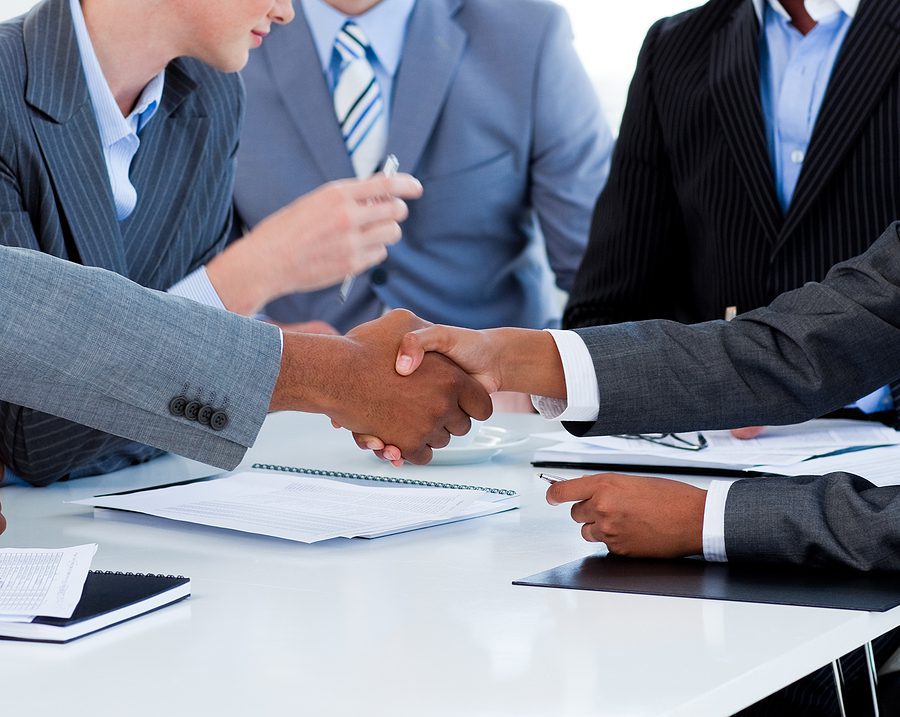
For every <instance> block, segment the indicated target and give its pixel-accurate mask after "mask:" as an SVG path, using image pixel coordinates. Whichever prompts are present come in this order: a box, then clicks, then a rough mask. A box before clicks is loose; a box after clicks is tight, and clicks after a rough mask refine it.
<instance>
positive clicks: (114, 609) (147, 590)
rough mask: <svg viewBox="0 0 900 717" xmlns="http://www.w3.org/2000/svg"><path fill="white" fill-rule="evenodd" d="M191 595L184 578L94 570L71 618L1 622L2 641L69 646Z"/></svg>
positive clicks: (42, 618)
mask: <svg viewBox="0 0 900 717" xmlns="http://www.w3.org/2000/svg"><path fill="white" fill-rule="evenodd" d="M190 594H191V581H190V580H189V579H188V578H185V577H182V576H180V575H178V576H176V575H153V574H147V573H117V572H108V571H100V570H91V571H90V572H89V573H88V576H87V580H86V581H85V583H84V590H83V591H82V593H81V600H79V602H78V605H77V606H76V607H75V612H73V613H72V616H71V617H36V618H34V620H32V621H31V622H0V638H4V639H7V640H28V641H31V642H69V641H71V640H74V639H76V638H79V637H84V636H85V635H90V634H91V633H94V632H97V631H98V630H103V629H104V628H107V627H111V626H112V625H117V624H119V623H120V622H125V621H126V620H130V619H131V618H134V617H137V616H138V615H144V614H146V613H148V612H153V611H154V610H159V609H160V608H162V607H165V606H166V605H171V604H172V603H175V602H178V601H179V600H184V599H185V598H186V597H188V596H189V595H190Z"/></svg>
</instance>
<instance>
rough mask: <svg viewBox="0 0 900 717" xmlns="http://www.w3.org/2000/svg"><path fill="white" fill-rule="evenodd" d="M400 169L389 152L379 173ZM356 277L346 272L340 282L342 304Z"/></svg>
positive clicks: (394, 171) (392, 172)
mask: <svg viewBox="0 0 900 717" xmlns="http://www.w3.org/2000/svg"><path fill="white" fill-rule="evenodd" d="M398 169H400V160H398V159H397V157H396V155H393V154H389V155H388V156H387V157H385V159H384V164H383V165H382V166H381V173H382V174H383V175H384V176H385V177H393V176H394V175H395V174H397V170H398ZM355 279H356V275H355V274H347V276H345V277H344V280H343V281H342V282H341V289H340V291H339V292H338V298H339V299H340V300H341V303H342V304H343V303H344V302H345V301H346V300H347V297H348V296H349V295H350V289H352V288H353V281H354V280H355Z"/></svg>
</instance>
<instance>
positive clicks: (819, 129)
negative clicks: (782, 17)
mask: <svg viewBox="0 0 900 717" xmlns="http://www.w3.org/2000/svg"><path fill="white" fill-rule="evenodd" d="M759 38H760V28H759V23H758V21H757V17H756V14H755V12H754V10H753V4H752V3H751V1H750V0H710V2H708V3H707V4H706V5H704V6H702V7H700V8H697V9H696V10H691V11H688V12H686V13H683V14H681V15H677V16H675V17H672V18H669V19H665V20H662V21H660V22H659V23H657V24H656V25H655V26H654V27H653V28H652V29H651V31H650V33H649V35H648V37H647V39H646V41H645V43H644V47H643V50H642V51H641V55H640V59H639V60H638V67H637V70H636V73H635V76H634V79H633V81H632V85H631V89H630V92H629V97H628V103H627V107H626V110H625V115H624V118H623V121H622V127H621V133H620V137H619V140H618V144H617V147H616V150H615V153H614V155H613V164H612V171H611V174H610V177H609V181H608V183H607V185H606V188H605V189H604V191H603V192H602V194H601V196H600V198H599V200H598V202H597V205H596V208H595V212H594V219H593V225H592V229H591V238H590V243H589V246H588V249H587V252H586V254H585V257H584V260H583V262H582V265H581V268H580V270H579V273H578V276H577V278H576V281H575V285H574V288H573V291H572V293H571V297H570V300H569V305H568V307H567V309H566V312H565V317H564V324H565V325H567V326H570V327H577V326H589V325H592V324H598V323H613V322H619V321H629V320H636V319H645V318H655V317H662V318H671V319H676V320H679V321H684V322H697V321H705V320H710V319H718V318H722V317H723V316H724V312H725V308H726V307H728V306H736V307H737V308H738V311H741V312H743V311H747V310H750V309H753V308H756V307H759V306H763V305H765V304H767V303H769V302H770V301H771V300H772V299H774V298H775V297H776V296H777V295H778V294H780V293H782V292H784V291H787V290H789V289H793V288H796V287H798V286H801V285H802V284H803V283H804V282H807V281H818V280H821V279H822V278H823V277H824V276H825V274H826V273H827V271H828V269H829V268H830V267H831V266H832V265H833V264H836V263H837V262H839V261H842V260H844V259H847V258H849V257H852V256H854V255H856V254H859V253H861V252H863V251H864V250H865V249H866V248H867V247H868V246H869V245H870V244H871V243H872V242H873V241H874V240H875V239H876V238H877V237H878V236H879V235H880V234H881V232H882V231H883V230H884V227H885V226H887V225H888V224H889V223H890V222H891V221H893V220H894V219H897V218H900V75H898V67H900V3H898V2H896V1H895V0H862V2H861V3H860V6H859V10H858V12H857V15H856V17H855V19H854V21H853V23H852V25H851V27H850V30H849V32H848V34H847V37H846V39H845V41H844V44H843V47H842V49H841V52H840V55H839V56H838V59H837V62H836V64H835V68H834V71H833V73H832V76H831V80H830V83H829V86H828V88H827V91H826V94H825V98H824V101H823V104H822V108H821V110H820V114H819V117H818V120H817V122H816V125H815V128H814V131H813V135H812V139H811V142H810V146H809V151H808V153H807V158H806V161H805V164H804V167H803V170H802V173H801V175H800V178H799V181H798V184H797V188H796V191H795V193H794V196H793V200H792V202H791V205H790V206H789V208H788V211H787V212H786V213H784V212H783V211H782V209H781V207H780V205H779V203H778V200H777V196H776V193H775V183H774V178H773V171H772V168H771V165H770V162H769V159H768V151H767V145H766V138H765V132H764V123H763V115H762V107H761V103H760V81H759ZM898 405H900V404H898Z"/></svg>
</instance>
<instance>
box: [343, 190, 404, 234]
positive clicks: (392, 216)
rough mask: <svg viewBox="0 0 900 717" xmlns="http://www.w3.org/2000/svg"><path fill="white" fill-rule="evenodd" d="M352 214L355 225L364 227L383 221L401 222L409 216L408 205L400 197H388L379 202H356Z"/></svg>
mask: <svg viewBox="0 0 900 717" xmlns="http://www.w3.org/2000/svg"><path fill="white" fill-rule="evenodd" d="M353 215H354V218H355V219H356V225H357V226H359V227H362V228H364V229H365V228H367V227H369V226H372V225H377V224H383V223H384V222H394V223H395V224H396V223H397V222H402V221H403V220H404V219H406V218H407V217H408V216H409V207H407V206H406V202H404V201H403V200H402V199H397V198H396V197H388V198H387V199H385V200H382V201H379V202H372V203H370V204H357V205H356V209H354V210H353Z"/></svg>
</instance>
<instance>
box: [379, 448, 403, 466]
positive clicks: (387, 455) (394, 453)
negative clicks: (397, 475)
mask: <svg viewBox="0 0 900 717" xmlns="http://www.w3.org/2000/svg"><path fill="white" fill-rule="evenodd" d="M381 454H382V456H384V459H385V460H386V461H390V462H391V463H393V464H394V465H395V466H402V465H403V456H402V454H401V453H400V449H399V448H397V446H392V445H390V444H388V445H386V446H385V447H384V450H383V451H381Z"/></svg>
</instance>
